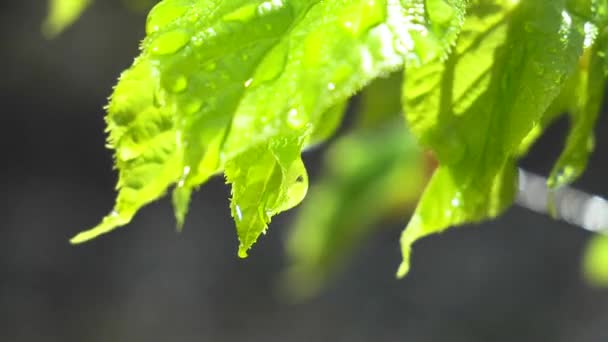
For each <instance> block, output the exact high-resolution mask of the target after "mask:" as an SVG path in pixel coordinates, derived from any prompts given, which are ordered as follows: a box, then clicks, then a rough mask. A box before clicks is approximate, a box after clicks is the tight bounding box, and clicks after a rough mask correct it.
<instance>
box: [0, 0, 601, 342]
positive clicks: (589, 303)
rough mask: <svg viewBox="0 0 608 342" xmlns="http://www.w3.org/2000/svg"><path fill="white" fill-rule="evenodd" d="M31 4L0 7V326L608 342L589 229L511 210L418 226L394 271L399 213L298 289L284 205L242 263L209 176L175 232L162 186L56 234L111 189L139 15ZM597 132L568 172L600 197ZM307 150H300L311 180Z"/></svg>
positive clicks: (200, 335) (181, 335) (213, 335)
mask: <svg viewBox="0 0 608 342" xmlns="http://www.w3.org/2000/svg"><path fill="white" fill-rule="evenodd" d="M45 12H46V1H10V2H6V1H3V2H2V3H1V4H0V35H2V39H1V40H0V42H1V45H0V58H1V60H0V61H1V64H0V65H1V68H2V74H1V76H0V94H1V97H2V101H1V102H0V106H1V108H2V109H1V110H2V115H1V116H0V127H1V132H2V133H1V134H0V142H1V146H2V147H3V151H4V153H3V157H2V162H1V163H2V166H3V167H2V169H1V171H0V172H1V174H0V183H1V188H0V189H1V191H2V195H1V196H0V201H1V202H0V341H14V342H17V341H349V342H354V341H372V340H374V341H416V342H424V341H450V342H459V341H462V342H477V341H479V342H481V341H484V342H485V341H505V342H506V341H551V342H553V341H560V342H561V341H563V342H572V341H578V342H591V341H604V342H605V341H608V290H599V289H593V288H591V287H589V286H588V285H586V284H585V282H584V280H583V279H582V277H581V272H580V260H581V255H582V253H583V250H584V247H585V244H586V242H587V241H588V239H589V238H590V234H589V233H586V232H584V231H582V230H581V229H579V228H576V227H572V226H568V225H566V224H563V223H560V222H556V221H553V220H551V219H549V218H548V217H544V216H542V215H538V214H533V213H531V212H528V211H526V210H525V209H520V208H513V209H511V210H510V211H509V212H508V213H507V214H506V215H504V216H503V217H502V218H500V219H499V220H496V221H493V222H489V223H486V224H483V225H477V226H472V227H466V228H462V229H455V230H451V231H449V232H447V233H444V234H442V235H439V236H433V237H431V238H427V239H425V240H423V241H422V242H420V243H418V244H417V245H416V248H415V252H414V259H413V267H412V272H411V273H410V275H409V276H408V277H407V278H406V279H404V280H401V281H397V280H395V278H394V272H395V270H396V267H397V265H398V263H399V261H400V253H399V243H398V239H399V234H400V231H401V228H402V226H404V225H405V223H406V220H407V217H406V215H405V214H404V217H403V222H401V223H399V224H392V225H388V226H387V227H386V229H379V231H378V234H376V235H375V236H374V237H373V238H372V239H369V240H368V241H367V242H366V243H365V245H364V246H363V248H362V250H361V251H360V252H359V253H357V254H356V257H355V259H354V260H353V262H352V264H351V265H350V267H349V268H348V269H347V270H346V271H345V272H344V273H342V274H341V275H339V276H338V277H337V278H336V281H335V282H333V283H332V284H331V285H330V286H329V287H328V288H327V289H326V290H325V291H323V292H322V293H321V294H320V295H319V296H318V297H315V298H313V299H310V300H308V301H305V302H302V303H298V304H293V303H291V304H290V303H287V302H286V301H284V300H281V297H280V296H277V292H276V285H277V279H278V277H279V275H280V273H281V272H282V270H283V268H284V266H285V262H286V260H285V255H284V251H283V240H284V238H285V236H286V231H287V229H288V228H289V224H290V222H291V219H292V218H293V214H289V213H287V214H284V215H281V216H279V217H278V218H276V219H275V220H274V221H273V223H272V225H271V228H270V234H268V235H267V236H264V237H263V238H262V239H261V240H260V242H259V243H258V244H257V245H256V247H255V248H254V250H253V251H252V253H251V256H250V258H249V259H247V260H239V259H238V258H237V257H236V248H237V240H236V234H235V229H234V226H233V223H232V221H231V218H230V212H229V209H228V196H229V189H228V188H227V187H226V186H225V185H224V181H223V179H221V178H216V179H213V180H212V181H211V182H210V183H209V184H207V185H205V186H204V187H203V188H202V189H201V191H199V192H198V193H197V194H196V195H195V198H194V200H193V203H192V208H193V209H192V212H191V214H190V215H189V217H188V220H187V223H186V227H185V230H184V232H183V233H182V234H176V233H175V230H174V220H173V214H172V211H171V207H170V204H169V201H168V200H166V199H165V200H162V201H160V202H157V203H155V204H153V205H150V206H149V207H147V208H146V209H144V210H143V211H142V212H141V213H140V214H139V215H138V216H137V217H136V219H135V220H134V221H133V223H132V224H130V225H129V226H127V227H126V228H124V229H120V230H117V231H116V232H114V233H112V234H109V235H106V236H103V237H101V238H98V239H96V240H95V241H93V242H91V243H88V244H84V245H81V246H77V247H73V246H70V245H69V244H68V238H69V237H71V236H72V235H73V234H75V233H76V232H78V231H80V230H82V229H84V228H88V227H90V226H92V225H94V224H95V223H97V222H98V220H99V219H100V218H101V217H102V216H103V215H104V214H106V213H107V212H108V211H109V210H110V208H111V206H112V204H113V200H114V191H113V187H114V182H115V173H114V172H113V171H112V159H111V154H110V152H109V151H108V150H106V148H105V147H104V144H105V135H104V132H103V130H104V123H103V115H104V112H103V106H104V105H105V103H106V98H107V96H108V95H109V94H110V92H111V87H112V86H113V85H114V83H115V80H116V78H117V76H118V75H119V73H120V71H121V70H123V69H125V68H126V67H128V66H129V65H130V63H131V61H132V60H133V58H134V56H135V55H136V54H137V45H138V41H139V40H140V39H141V38H142V37H143V35H144V32H143V26H144V25H143V24H144V20H145V18H144V15H143V14H142V13H134V12H132V11H127V10H125V9H124V7H123V5H122V4H121V2H120V1H118V0H116V1H108V0H104V1H97V2H96V4H95V5H94V6H93V7H92V8H90V9H89V10H88V11H87V12H86V13H85V15H84V16H83V17H82V18H81V20H79V21H78V22H77V23H76V25H75V26H73V27H71V28H70V29H69V30H68V31H66V32H65V33H64V34H63V35H61V36H60V37H58V38H56V39H54V40H45V39H44V38H43V37H42V35H41V34H40V29H39V28H40V23H41V21H42V20H43V17H44V15H45ZM604 111H606V110H604ZM606 128H608V120H607V117H606V115H604V117H603V118H602V119H601V122H600V124H599V126H598V130H597V131H598V132H605V131H606ZM566 129H567V122H566V121H565V120H562V121H560V122H558V123H557V124H556V125H554V126H552V128H551V129H550V130H549V132H548V133H547V134H546V135H545V136H544V137H543V139H542V140H541V142H540V143H539V144H537V146H535V149H534V151H533V152H532V154H531V155H530V156H529V157H528V158H527V159H526V160H524V161H523V165H524V166H525V167H526V168H527V169H528V170H531V171H535V172H538V173H542V174H547V173H548V171H549V170H550V167H551V164H552V162H553V161H554V160H555V158H556V157H557V155H558V153H559V151H560V149H561V147H562V141H563V137H564V132H565V131H566ZM597 146H598V149H597V151H596V153H595V154H594V156H593V158H592V161H591V163H590V166H589V169H588V171H587V172H586V173H585V175H584V177H583V178H582V179H581V180H580V182H578V183H577V186H578V187H579V188H582V189H584V190H586V191H590V192H593V193H596V194H599V195H603V196H606V195H608V181H606V174H608V173H607V172H608V158H605V157H603V158H602V157H601V156H605V155H606V154H607V153H608V135H606V134H599V139H598V144H597ZM321 152H322V151H318V150H317V151H314V152H309V153H308V154H307V155H306V162H307V165H308V167H309V169H310V173H311V174H312V176H313V181H314V179H315V175H318V170H319V160H320V154H321Z"/></svg>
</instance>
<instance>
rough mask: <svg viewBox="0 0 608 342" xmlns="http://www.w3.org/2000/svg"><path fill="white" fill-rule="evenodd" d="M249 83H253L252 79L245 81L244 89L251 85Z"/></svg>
mask: <svg viewBox="0 0 608 342" xmlns="http://www.w3.org/2000/svg"><path fill="white" fill-rule="evenodd" d="M251 83H253V78H250V79H248V80H247V81H245V84H244V85H245V88H249V86H250V85H251Z"/></svg>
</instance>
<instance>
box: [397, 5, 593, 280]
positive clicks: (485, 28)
mask: <svg viewBox="0 0 608 342" xmlns="http://www.w3.org/2000/svg"><path fill="white" fill-rule="evenodd" d="M568 3H569V1H551V2H548V1H540V0H531V1H522V2H520V3H519V4H517V3H516V2H509V1H490V0H487V1H483V0H482V1H473V2H471V4H470V7H469V9H468V13H467V20H466V22H465V24H464V27H463V29H462V33H461V35H460V36H459V38H458V40H457V42H456V45H455V48H454V50H453V52H452V54H451V55H450V56H449V58H448V59H447V60H446V61H445V62H442V61H440V60H436V61H435V62H431V63H427V64H423V65H422V66H421V67H419V68H410V69H408V70H407V77H406V82H405V87H404V94H405V95H404V103H405V111H406V117H407V119H408V122H409V123H410V125H411V128H412V130H413V132H414V133H415V134H416V135H417V136H418V137H419V138H420V141H421V142H422V143H423V144H424V145H425V146H428V147H430V148H431V149H432V150H433V151H434V152H435V153H436V155H437V158H438V159H439V162H440V167H439V169H438V170H437V171H436V173H435V175H434V176H433V178H432V179H431V182H430V183H429V185H428V187H427V189H426V190H425V193H424V195H423V196H422V199H421V201H420V203H419V205H418V208H417V209H416V212H415V214H414V217H413V218H412V220H411V221H410V223H409V224H408V226H407V228H406V230H405V231H404V233H403V235H402V238H401V244H402V252H403V258H404V260H403V263H402V265H401V267H400V269H399V272H398V275H399V276H404V275H405V274H406V273H407V272H408V270H409V264H410V253H411V246H412V244H413V243H414V242H415V241H416V240H417V239H419V238H421V237H424V236H426V235H429V234H432V233H436V232H440V231H442V230H444V229H446V228H448V227H450V226H455V225H461V224H464V223H468V222H477V221H480V220H484V219H487V218H491V217H494V216H496V215H498V214H500V213H501V212H502V211H503V210H504V209H505V208H507V207H508V206H509V205H510V204H511V203H512V201H513V198H514V195H515V191H516V178H515V174H516V173H515V172H514V163H515V161H516V158H517V156H518V149H519V146H520V145H521V144H522V141H523V140H524V138H525V137H526V136H527V135H528V134H529V133H530V132H531V131H532V129H533V127H534V125H535V124H536V123H537V122H539V121H540V120H541V117H542V115H543V113H544V112H545V111H546V110H547V108H548V107H549V105H550V104H551V103H552V102H553V100H554V99H555V98H556V97H557V95H558V94H559V92H560V90H561V87H562V85H563V83H564V81H565V80H566V78H567V77H569V76H570V75H571V74H572V73H573V72H574V69H575V66H576V63H577V61H578V59H579V57H580V55H581V53H582V50H583V41H584V25H585V21H584V20H583V19H582V18H580V17H578V16H577V15H576V14H574V13H571V12H570V11H569V9H568V7H567V5H568Z"/></svg>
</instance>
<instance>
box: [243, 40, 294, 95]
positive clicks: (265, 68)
mask: <svg viewBox="0 0 608 342" xmlns="http://www.w3.org/2000/svg"><path fill="white" fill-rule="evenodd" d="M287 44H288V43H287V42H285V43H282V44H280V45H277V46H276V47H275V48H274V49H272V50H271V51H270V52H269V53H268V54H267V55H266V57H265V58H264V59H263V60H262V62H261V63H260V65H259V66H258V68H257V69H256V71H255V74H254V76H253V79H254V83H253V84H252V85H253V86H256V85H258V84H260V83H264V82H268V81H272V80H274V79H276V78H277V77H279V75H281V72H282V71H283V70H284V69H285V64H287V53H288V45H287Z"/></svg>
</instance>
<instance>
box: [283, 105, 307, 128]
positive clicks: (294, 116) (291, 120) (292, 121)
mask: <svg viewBox="0 0 608 342" xmlns="http://www.w3.org/2000/svg"><path fill="white" fill-rule="evenodd" d="M287 123H288V124H289V126H291V127H292V128H302V126H303V125H304V120H302V118H301V117H300V113H299V112H298V110H297V109H295V108H292V109H290V110H289V112H288V113H287Z"/></svg>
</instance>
